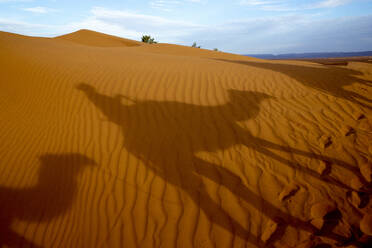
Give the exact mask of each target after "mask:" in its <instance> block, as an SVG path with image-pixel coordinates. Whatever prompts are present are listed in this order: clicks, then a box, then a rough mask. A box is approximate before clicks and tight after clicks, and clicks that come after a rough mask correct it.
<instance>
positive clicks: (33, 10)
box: [23, 6, 56, 14]
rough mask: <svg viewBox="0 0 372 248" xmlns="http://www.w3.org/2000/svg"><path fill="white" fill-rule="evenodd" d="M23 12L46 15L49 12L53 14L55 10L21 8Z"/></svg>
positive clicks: (39, 7)
mask: <svg viewBox="0 0 372 248" xmlns="http://www.w3.org/2000/svg"><path fill="white" fill-rule="evenodd" d="M23 10H24V11H28V12H32V13H37V14H47V13H50V12H55V11H56V10H55V9H51V8H47V7H41V6H38V7H31V8H23Z"/></svg>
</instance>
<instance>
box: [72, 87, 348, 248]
mask: <svg viewBox="0 0 372 248" xmlns="http://www.w3.org/2000/svg"><path fill="white" fill-rule="evenodd" d="M77 89H78V90H80V91H82V92H83V93H84V94H85V95H86V97H87V98H88V99H89V100H90V101H91V102H92V103H93V104H94V105H95V107H96V108H97V109H99V110H100V112H102V114H103V115H104V116H105V117H106V118H107V119H108V121H110V122H112V123H114V124H116V125H117V126H118V127H120V129H121V132H122V135H123V147H125V149H126V150H127V151H128V152H130V153H131V154H132V155H134V156H135V157H137V158H138V159H140V160H142V161H143V163H144V164H145V166H146V167H148V168H149V169H150V170H151V171H153V172H154V174H156V175H157V176H159V177H161V178H162V179H163V180H164V181H165V182H167V183H170V184H172V185H174V186H176V187H178V188H180V189H182V190H183V191H184V192H185V193H187V195H188V196H189V197H190V199H192V201H194V202H195V204H196V205H197V206H199V207H200V208H201V209H202V210H203V212H204V213H205V214H206V216H207V217H208V218H209V220H210V221H211V222H212V223H215V224H217V225H219V226H220V227H222V228H224V229H225V230H227V231H229V232H231V233H232V234H234V235H237V236H239V237H241V238H242V239H243V240H246V241H247V242H250V243H252V244H254V245H255V246H258V247H267V246H268V245H269V243H273V242H275V241H276V240H278V239H280V236H281V235H278V233H281V234H283V233H284V229H285V228H286V227H287V226H292V227H294V228H297V229H301V230H305V231H308V232H312V233H316V232H318V231H319V230H318V229H317V228H316V227H314V226H313V225H312V224H310V223H309V222H307V221H303V220H301V219H299V218H297V217H293V216H291V215H289V214H287V213H285V212H284V211H282V210H280V209H279V208H278V207H276V206H275V205H273V204H272V203H270V202H268V201H266V200H264V199H262V198H261V197H260V196H258V195H257V194H256V193H254V192H253V191H252V190H250V189H249V188H248V187H247V186H245V185H244V183H243V182H242V180H241V178H240V177H239V176H238V175H236V174H234V173H232V172H231V171H230V170H228V169H226V168H225V167H224V166H223V165H217V164H214V163H210V162H208V161H205V160H203V159H201V158H199V157H197V156H196V153H197V152H201V151H203V152H217V151H219V150H223V149H228V148H231V147H233V146H235V145H244V146H246V147H249V148H251V149H253V150H255V151H257V152H260V153H262V154H264V155H266V156H268V157H270V158H272V159H274V160H276V161H278V162H280V163H282V164H285V165H287V166H291V167H293V168H295V169H299V170H301V169H302V170H303V171H304V172H307V173H310V171H307V170H306V169H304V168H302V167H301V166H299V165H297V164H295V163H294V162H293V161H290V160H287V159H285V158H282V157H281V156H279V155H277V154H276V153H274V152H273V151H271V150H280V151H285V152H289V153H295V154H298V155H301V156H306V157H310V158H315V159H319V160H320V159H322V160H327V161H333V162H334V163H338V164H339V165H340V166H344V167H346V168H349V167H352V166H351V165H348V164H347V163H345V162H343V161H340V160H337V159H333V158H330V157H327V156H323V155H316V154H313V153H309V152H304V151H301V150H298V149H295V148H290V147H285V146H281V145H277V144H274V143H272V142H270V141H266V140H263V139H260V138H257V137H254V136H253V135H252V134H251V133H250V132H249V131H248V130H246V129H244V128H242V127H241V126H240V125H239V124H238V123H237V122H239V121H246V120H249V119H253V118H255V117H256V116H257V115H258V113H259V110H260V104H261V103H262V102H263V101H265V100H268V99H270V98H273V97H271V96H269V95H267V94H264V93H259V92H251V91H239V90H228V91H227V92H228V95H229V101H228V102H227V103H225V104H222V105H217V106H200V105H194V104H187V103H181V102H175V101H165V102H159V101H148V100H145V101H142V100H133V99H129V98H127V97H125V96H122V95H115V96H108V95H105V94H101V93H99V92H98V91H97V90H96V89H95V88H94V87H92V86H91V85H88V84H85V83H81V84H79V85H78V86H77ZM124 100H125V101H127V103H126V104H125V103H123V102H122V101H124ZM270 149H271V150H270ZM349 169H350V168H349ZM310 175H313V174H311V173H310ZM313 176H315V175H313ZM203 178H208V179H210V180H211V181H213V182H214V183H216V184H217V185H221V186H223V187H225V188H226V189H227V190H229V191H230V192H232V193H233V194H234V195H235V196H237V197H238V198H239V199H242V200H243V201H245V202H247V203H248V204H250V205H251V206H253V207H254V208H256V209H257V210H258V211H260V212H262V213H263V214H264V215H266V216H267V217H268V218H270V219H271V220H273V221H275V222H276V223H277V224H278V229H277V233H276V234H275V235H273V236H272V238H270V239H269V240H268V242H263V241H262V240H261V239H260V238H258V237H256V236H255V235H252V234H251V233H250V232H249V231H247V230H246V229H245V228H244V227H243V226H242V225H241V224H239V222H238V221H236V220H234V219H233V218H232V217H231V216H230V215H229V214H228V212H227V211H225V210H224V209H223V208H221V206H220V205H219V204H218V203H216V202H215V201H214V200H213V199H212V198H211V196H210V195H209V194H208V192H207V190H206V188H205V185H204V183H203ZM319 178H320V177H319ZM322 179H323V178H322ZM331 182H333V181H331ZM333 183H334V182H333ZM336 184H337V185H338V186H340V185H339V184H341V186H344V187H347V186H346V185H344V184H342V183H341V182H339V184H338V183H336ZM323 236H327V237H329V238H331V239H333V240H336V241H337V242H346V240H347V238H345V237H342V236H339V235H337V234H334V233H332V232H329V233H326V234H324V235H323Z"/></svg>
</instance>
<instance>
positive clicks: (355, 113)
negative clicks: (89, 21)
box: [0, 30, 372, 248]
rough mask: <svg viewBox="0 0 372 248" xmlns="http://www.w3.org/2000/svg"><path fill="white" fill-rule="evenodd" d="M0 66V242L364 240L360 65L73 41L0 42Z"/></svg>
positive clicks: (367, 85) (371, 120)
mask: <svg viewBox="0 0 372 248" xmlns="http://www.w3.org/2000/svg"><path fill="white" fill-rule="evenodd" d="M0 70H1V80H0V246H4V247H308V248H311V247H318V248H320V247H335V246H336V245H338V246H343V247H368V243H369V242H371V236H368V235H372V217H371V214H372V201H371V171H372V169H371V161H372V160H371V156H372V110H371V108H372V87H371V86H372V64H369V63H362V62H350V63H348V65H347V66H335V65H319V64H316V63H311V62H303V61H265V60H259V59H253V58H249V57H243V56H238V55H233V54H227V53H222V52H214V51H208V50H204V49H197V48H191V47H183V46H177V45H170V44H153V45H148V44H143V43H139V42H136V41H131V40H126V39H121V38H118V37H114V36H109V35H104V34H100V33H96V32H91V31H88V30H81V31H78V32H75V33H72V34H68V35H65V36H61V37H57V38H37V37H26V36H21V35H16V34H11V33H5V32H0ZM369 244H371V243H369Z"/></svg>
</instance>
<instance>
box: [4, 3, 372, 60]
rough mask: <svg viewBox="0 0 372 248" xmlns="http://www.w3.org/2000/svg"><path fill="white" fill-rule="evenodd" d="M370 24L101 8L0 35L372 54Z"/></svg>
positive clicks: (20, 25)
mask: <svg viewBox="0 0 372 248" xmlns="http://www.w3.org/2000/svg"><path fill="white" fill-rule="evenodd" d="M370 23H372V15H369V16H364V17H344V18H335V19H317V18H314V15H306V14H298V15H285V16H277V17H262V18H248V19H244V20H236V21H230V22H225V23H223V24H213V25H212V24H211V25H198V24H194V23H192V22H188V21H187V22H185V21H175V20H171V19H167V18H164V17H159V16H153V15H144V14H140V13H134V12H131V11H127V10H112V9H107V8H101V7H95V8H92V10H91V14H90V16H89V17H87V18H86V19H84V20H82V21H80V22H74V23H69V24H67V25H37V24H28V23H25V22H17V21H9V20H6V19H1V18H0V30H4V31H9V32H16V33H22V34H28V35H43V36H52V35H53V36H56V35H61V34H65V33H69V32H73V31H76V30H78V29H83V28H85V29H91V30H95V31H98V32H103V33H108V34H112V35H117V36H121V37H125V38H130V39H135V40H139V39H140V37H141V36H142V35H143V34H149V35H151V36H153V37H155V39H156V40H157V41H159V42H164V43H176V44H182V45H191V44H192V43H193V42H194V41H196V42H197V43H198V44H200V45H201V46H202V47H203V48H210V49H212V48H215V47H217V48H218V49H219V50H222V51H228V52H234V53H241V54H242V53H243V54H253V53H293V52H325V51H328V52H329V51H355V50H372V43H371V39H372V38H371V37H372V25H370ZM350 37H353V38H352V39H350Z"/></svg>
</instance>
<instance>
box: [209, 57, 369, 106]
mask: <svg viewBox="0 0 372 248" xmlns="http://www.w3.org/2000/svg"><path fill="white" fill-rule="evenodd" d="M214 60H218V61H223V62H227V63H236V64H241V65H247V66H252V67H257V68H261V69H266V70H271V71H276V72H280V73H283V74H285V75H287V76H289V77H291V78H293V79H295V80H296V81H298V82H300V83H301V84H303V85H305V86H307V87H310V88H313V89H316V90H319V91H321V92H324V93H326V94H329V95H332V96H334V97H338V98H343V99H346V100H348V101H350V102H353V103H355V104H357V105H359V106H363V107H365V108H368V109H372V99H371V98H368V97H366V96H363V95H361V94H358V93H356V92H353V91H350V90H346V89H344V87H345V86H348V85H351V84H354V83H359V84H361V85H363V86H369V87H371V86H372V82H371V81H368V80H363V79H360V78H358V76H361V75H363V74H362V73H361V72H359V71H356V70H352V69H347V68H342V67H337V66H322V67H309V66H304V65H292V64H279V63H270V62H254V61H240V60H226V59H214ZM362 89H363V90H367V89H365V88H364V87H362Z"/></svg>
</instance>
